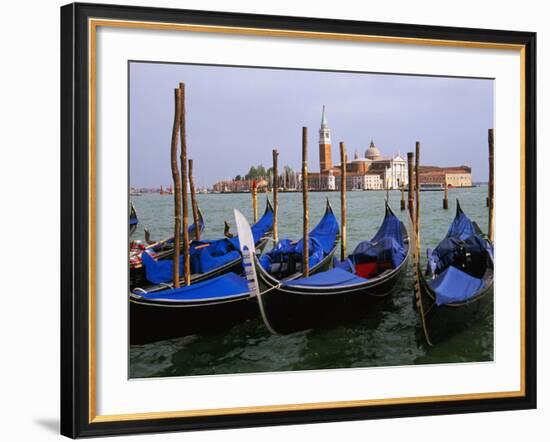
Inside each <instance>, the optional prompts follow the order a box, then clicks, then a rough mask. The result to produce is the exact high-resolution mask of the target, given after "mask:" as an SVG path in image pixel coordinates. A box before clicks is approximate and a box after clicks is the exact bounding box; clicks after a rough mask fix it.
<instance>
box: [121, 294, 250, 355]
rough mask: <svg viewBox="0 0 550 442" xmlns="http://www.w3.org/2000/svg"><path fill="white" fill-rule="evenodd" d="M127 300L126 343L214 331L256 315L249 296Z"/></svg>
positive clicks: (149, 341)
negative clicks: (179, 300)
mask: <svg viewBox="0 0 550 442" xmlns="http://www.w3.org/2000/svg"><path fill="white" fill-rule="evenodd" d="M129 303H130V327H129V330H130V345H143V344H148V343H151V342H156V341H161V340H165V339H172V338H178V337H182V336H186V335H191V334H211V333H217V332H221V331H223V330H226V329H227V328H229V327H231V326H233V325H235V324H237V323H239V322H242V321H244V320H246V319H250V318H253V317H255V316H257V315H258V305H257V303H256V301H255V299H253V298H250V297H249V296H246V297H242V298H238V299H234V300H229V301H220V302H209V303H197V304H183V303H171V304H163V303H158V302H157V303H153V302H142V301H139V300H137V299H134V298H130V302H129Z"/></svg>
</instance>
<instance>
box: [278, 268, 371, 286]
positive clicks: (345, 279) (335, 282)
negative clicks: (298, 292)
mask: <svg viewBox="0 0 550 442" xmlns="http://www.w3.org/2000/svg"><path fill="white" fill-rule="evenodd" d="M366 281H367V279H366V278H361V277H359V276H356V275H354V274H353V273H349V272H347V271H346V270H343V269H340V268H337V267H336V268H333V269H330V270H327V271H326V272H321V273H316V274H315V275H313V276H309V277H307V278H298V279H293V280H292V281H289V282H287V283H285V284H283V287H292V286H306V287H335V286H336V287H338V286H348V285H355V284H363V283H365V282H366Z"/></svg>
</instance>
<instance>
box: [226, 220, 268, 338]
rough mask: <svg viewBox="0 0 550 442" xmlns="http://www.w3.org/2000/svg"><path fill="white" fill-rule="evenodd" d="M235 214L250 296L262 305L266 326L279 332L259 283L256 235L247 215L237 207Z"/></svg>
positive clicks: (261, 311) (261, 310)
mask: <svg viewBox="0 0 550 442" xmlns="http://www.w3.org/2000/svg"><path fill="white" fill-rule="evenodd" d="M233 213H234V214H235V224H236V225H237V234H238V235H239V245H240V249H241V254H242V255H243V268H244V273H245V275H246V280H247V281H248V290H249V292H250V296H252V297H254V296H255V297H256V298H257V299H258V306H259V307H260V314H261V315H262V319H263V321H264V324H265V326H266V327H267V329H268V330H269V331H270V333H273V334H277V333H276V332H275V330H273V328H272V327H271V325H270V323H269V320H268V319H267V316H266V313H265V309H264V305H263V302H262V299H261V296H262V294H261V293H260V286H259V284H258V276H257V275H256V267H255V265H254V255H255V253H256V246H255V244H254V235H253V234H252V229H251V228H250V224H248V221H247V220H246V218H245V216H244V215H243V214H242V213H241V212H239V211H238V210H237V209H233Z"/></svg>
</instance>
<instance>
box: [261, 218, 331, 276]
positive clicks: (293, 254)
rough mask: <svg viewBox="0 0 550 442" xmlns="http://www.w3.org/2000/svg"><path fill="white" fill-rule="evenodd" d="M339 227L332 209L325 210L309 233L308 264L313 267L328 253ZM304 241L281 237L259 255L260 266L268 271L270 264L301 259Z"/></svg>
mask: <svg viewBox="0 0 550 442" xmlns="http://www.w3.org/2000/svg"><path fill="white" fill-rule="evenodd" d="M339 229H340V227H339V226H338V221H337V220H336V217H335V216H334V213H333V212H332V210H327V211H326V212H325V214H324V216H323V218H321V220H320V221H319V224H317V226H315V228H314V229H313V230H312V231H311V232H310V234H309V242H308V246H309V266H310V267H314V266H315V265H317V264H318V263H319V262H321V261H322V260H323V258H324V257H325V256H326V255H327V254H328V253H330V251H331V250H332V249H333V248H334V245H335V243H336V238H337V237H338V233H339ZM303 248H304V242H303V239H301V240H299V241H296V242H293V241H291V240H289V239H282V240H280V241H278V242H277V244H275V246H274V247H273V248H272V249H271V250H270V251H269V252H267V253H264V254H263V255H262V256H260V258H259V261H260V264H261V266H262V267H263V268H264V269H265V270H267V271H268V272H269V271H270V270H271V266H272V264H282V263H287V262H288V261H289V259H290V258H292V259H293V260H294V262H300V261H301V260H302V254H303Z"/></svg>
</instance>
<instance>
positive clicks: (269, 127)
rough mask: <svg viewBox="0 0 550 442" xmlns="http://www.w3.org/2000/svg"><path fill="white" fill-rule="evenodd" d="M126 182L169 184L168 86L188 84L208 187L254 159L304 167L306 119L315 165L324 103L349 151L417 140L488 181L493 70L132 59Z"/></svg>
mask: <svg viewBox="0 0 550 442" xmlns="http://www.w3.org/2000/svg"><path fill="white" fill-rule="evenodd" d="M129 69H130V84H129V106H130V118H129V121H130V128H129V131H130V185H131V186H132V187H159V186H160V185H163V186H166V185H168V184H170V183H171V181H172V175H171V169H170V141H171V135H172V124H173V118H174V88H176V87H177V86H178V84H179V82H182V81H183V82H185V84H186V95H187V96H186V109H187V114H186V118H187V119H186V122H187V146H188V148H187V149H188V157H189V158H192V159H193V161H194V169H195V173H194V174H195V182H196V185H197V186H199V187H203V186H208V187H210V186H211V185H212V184H213V183H215V182H216V181H219V180H223V179H230V178H233V177H235V176H236V175H239V174H240V175H244V174H246V173H247V172H248V170H249V168H250V166H251V165H258V164H263V165H264V166H265V167H266V168H268V167H270V166H271V164H272V149H274V148H277V149H278V150H279V168H280V170H282V168H283V166H285V165H289V166H290V167H292V168H293V169H295V170H299V169H301V143H302V141H301V135H302V126H307V127H308V134H309V144H308V148H309V150H308V152H309V170H310V171H312V172H314V171H318V170H319V149H318V138H319V135H318V131H319V126H320V122H321V112H322V106H323V105H325V106H326V110H327V118H328V124H329V127H330V129H331V139H332V159H333V162H334V164H339V162H340V159H339V151H338V147H337V146H338V143H339V142H340V141H343V142H344V143H345V145H346V149H347V152H348V157H350V158H353V156H354V154H355V151H356V150H357V151H358V152H359V154H360V155H361V156H363V155H364V152H365V149H366V148H367V147H368V145H369V143H370V141H371V139H372V140H374V143H375V145H376V146H377V147H378V148H379V150H380V152H381V154H382V156H390V155H394V154H396V153H398V152H400V153H401V155H402V156H403V157H404V158H406V153H407V152H408V151H414V146H415V142H416V141H420V142H421V164H423V165H435V166H457V165H467V166H470V167H471V168H472V179H473V180H474V181H487V177H488V147H487V130H488V129H489V128H492V127H493V121H494V120H493V118H494V111H493V109H494V95H493V93H494V84H493V81H494V80H491V79H472V78H448V77H428V76H406V75H389V74H369V73H350V72H333V71H310V70H288V69H271V68H270V69H267V68H249V67H225V66H197V65H185V64H164V63H144V62H131V63H130V68H129Z"/></svg>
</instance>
